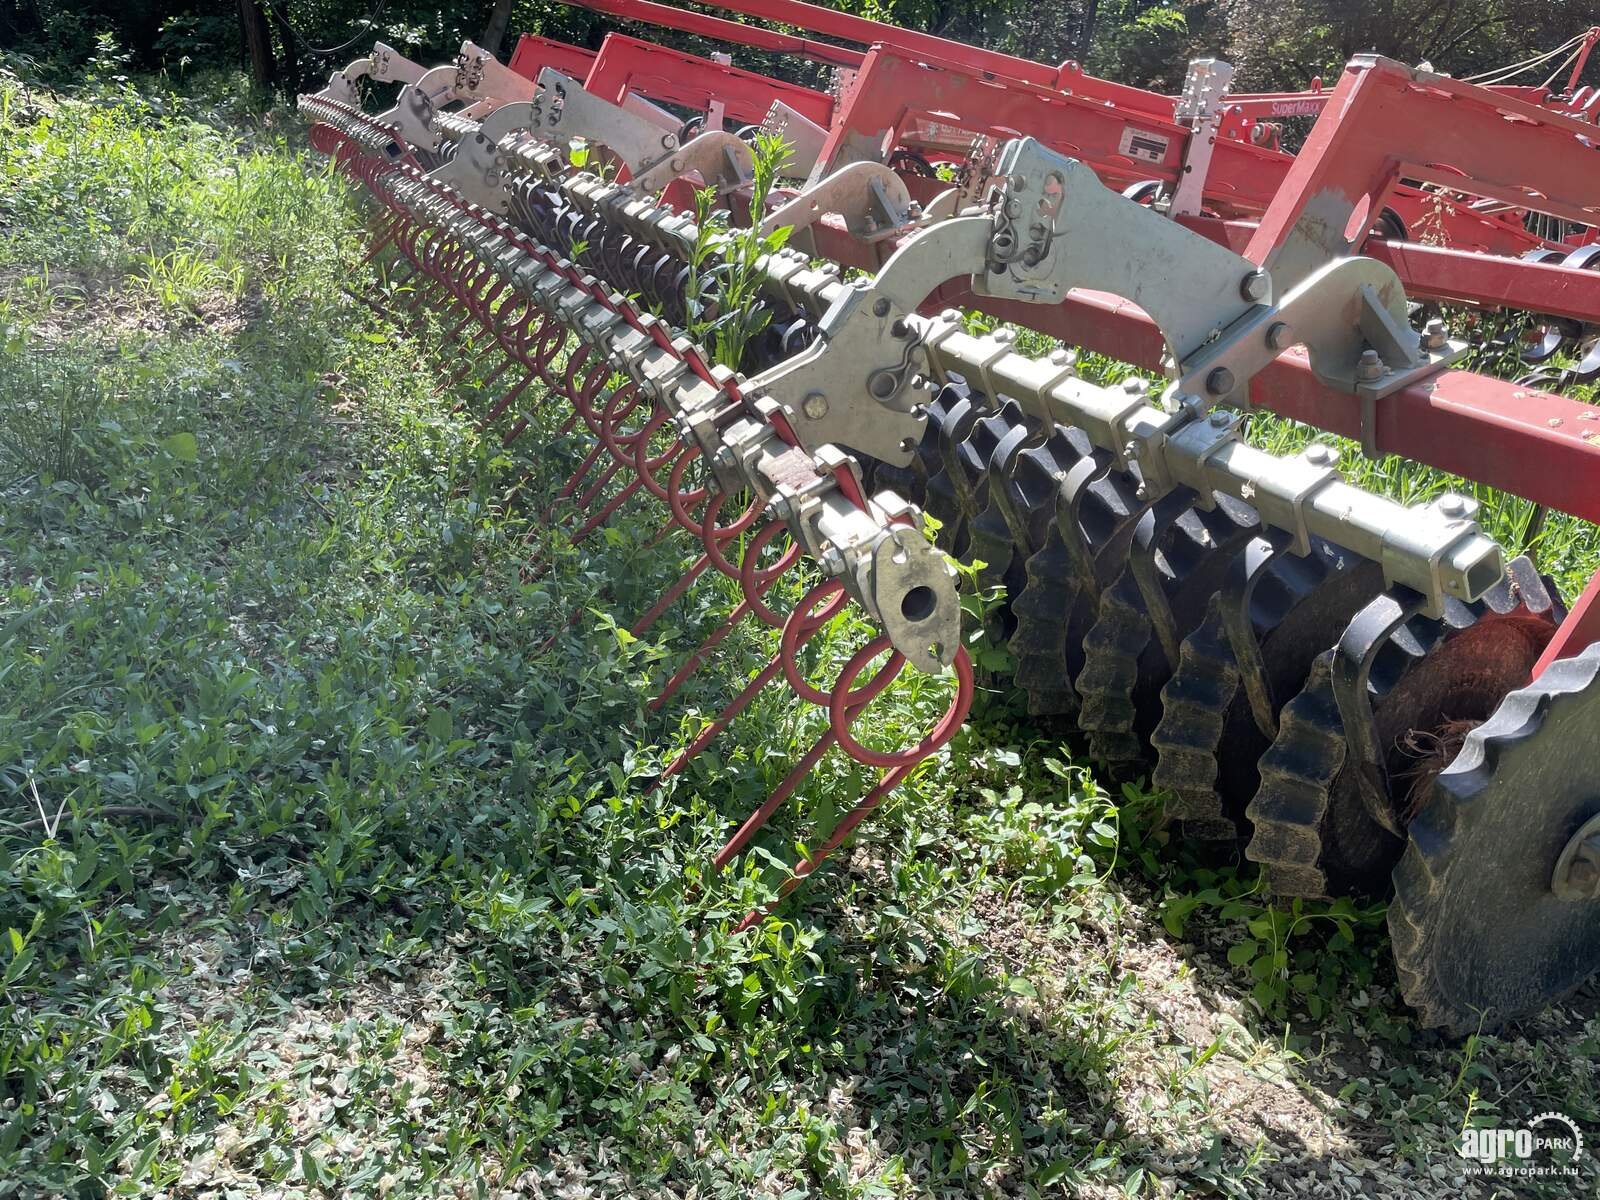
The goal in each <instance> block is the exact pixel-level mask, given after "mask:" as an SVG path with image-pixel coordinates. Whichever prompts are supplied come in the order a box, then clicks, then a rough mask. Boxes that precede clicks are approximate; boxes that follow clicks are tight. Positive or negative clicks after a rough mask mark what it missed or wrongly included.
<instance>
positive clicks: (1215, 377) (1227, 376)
mask: <svg viewBox="0 0 1600 1200" xmlns="http://www.w3.org/2000/svg"><path fill="white" fill-rule="evenodd" d="M1237 382H1238V380H1237V379H1235V378H1234V375H1233V372H1232V371H1230V370H1228V368H1227V367H1216V368H1214V369H1213V370H1212V372H1211V374H1209V375H1207V376H1206V391H1208V392H1210V393H1211V394H1212V395H1213V396H1226V395H1227V394H1228V393H1229V392H1231V391H1233V386H1234V384H1235V383H1237Z"/></svg>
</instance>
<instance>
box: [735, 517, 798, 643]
mask: <svg viewBox="0 0 1600 1200" xmlns="http://www.w3.org/2000/svg"><path fill="white" fill-rule="evenodd" d="M788 528H789V527H788V526H787V525H785V524H783V523H782V522H781V521H774V522H773V523H772V524H770V525H766V526H763V527H762V528H761V529H759V530H758V531H757V532H756V535H755V537H754V538H752V539H751V540H750V544H749V545H748V546H746V547H745V551H744V557H743V558H742V559H741V560H740V561H739V587H740V588H741V589H742V590H743V592H744V602H745V603H746V604H748V605H749V606H750V611H751V612H753V613H755V614H756V617H757V618H758V619H759V620H760V621H761V622H762V624H764V625H770V626H771V627H772V628H773V629H782V628H783V624H784V622H785V621H786V620H788V618H787V617H786V616H781V615H779V614H778V613H777V612H775V611H774V610H773V609H772V608H770V607H769V606H768V605H767V603H766V602H765V601H764V600H763V599H762V597H763V596H765V595H766V594H767V592H769V591H770V590H771V589H772V585H773V584H774V583H776V582H777V580H778V577H779V576H780V575H782V574H783V573H784V572H785V571H787V570H788V569H789V568H790V567H792V566H794V564H795V563H796V562H798V561H799V560H800V543H798V542H790V543H789V545H788V547H787V548H786V549H785V550H784V552H783V553H782V554H781V555H780V556H779V558H778V561H777V562H775V563H773V564H772V565H771V566H770V567H763V566H761V565H760V564H761V552H762V551H763V550H765V549H766V548H767V545H768V544H769V543H770V542H771V541H772V540H773V539H774V538H775V537H776V536H777V535H778V534H779V533H780V532H783V533H786V532H788Z"/></svg>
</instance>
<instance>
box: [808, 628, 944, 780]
mask: <svg viewBox="0 0 1600 1200" xmlns="http://www.w3.org/2000/svg"><path fill="white" fill-rule="evenodd" d="M890 649H892V646H891V643H890V641H889V639H888V638H887V637H884V636H882V635H881V634H880V635H879V636H878V637H875V638H873V639H872V641H870V642H868V643H867V644H866V645H865V646H863V647H861V649H860V650H857V651H856V653H855V656H854V657H853V658H851V659H850V661H849V662H848V663H846V664H845V667H844V670H843V671H841V672H840V673H839V683H838V685H836V686H837V687H845V686H847V685H848V684H850V683H851V682H853V681H854V679H855V677H856V676H857V675H859V674H860V673H861V671H862V670H863V669H865V667H866V665H867V664H868V663H869V662H871V661H872V660H873V659H874V658H876V657H877V656H878V655H879V654H882V653H883V652H884V651H885V650H890ZM893 657H894V658H899V657H900V655H899V651H895V652H894V655H893ZM955 671H956V694H955V695H954V696H953V697H952V698H951V700H950V707H949V708H948V709H947V710H946V711H945V714H944V716H943V717H941V718H940V719H939V721H938V723H937V724H935V725H934V727H933V729H932V730H930V731H929V733H928V736H927V737H925V738H923V739H922V741H920V742H918V743H917V744H916V745H915V746H908V747H907V748H906V749H904V750H894V751H883V750H873V749H871V748H869V747H867V746H863V745H862V744H861V743H860V742H858V741H857V740H856V738H855V735H854V734H853V733H852V732H851V729H850V727H851V725H853V724H854V723H855V720H856V718H857V717H859V716H860V715H861V713H862V711H863V709H864V708H865V707H866V706H865V705H864V704H857V703H855V702H853V701H851V700H850V699H849V696H848V693H841V692H839V691H837V690H836V691H835V692H834V694H833V697H832V698H831V699H830V700H829V701H828V725H829V727H830V728H831V729H832V730H833V735H834V737H836V738H838V739H839V746H840V748H841V749H842V750H843V751H844V752H845V753H846V754H848V755H849V756H850V757H851V758H853V759H855V760H856V761H857V762H858V763H862V764H864V765H866V766H872V767H883V768H885V769H887V770H895V769H897V768H899V767H913V766H916V764H917V763H919V762H921V761H922V760H923V759H925V758H927V757H928V756H929V755H930V754H932V753H933V752H934V751H936V750H938V749H939V748H940V747H941V746H943V745H944V744H945V743H946V742H948V741H949V740H950V739H951V738H952V737H954V736H955V733H956V730H958V729H960V728H961V725H962V722H964V721H965V720H966V719H967V712H968V711H969V710H970V709H971V708H972V691H973V682H972V659H971V657H970V656H969V655H968V654H967V648H966V647H965V646H962V647H961V648H960V649H958V650H957V651H956V657H955Z"/></svg>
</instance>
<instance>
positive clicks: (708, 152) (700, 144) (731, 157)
mask: <svg viewBox="0 0 1600 1200" xmlns="http://www.w3.org/2000/svg"><path fill="white" fill-rule="evenodd" d="M754 172H755V158H754V156H753V155H752V154H751V152H750V147H749V146H748V145H747V144H746V143H745V142H743V141H741V140H740V139H739V138H738V137H736V136H735V135H733V134H731V133H728V132H727V131H725V130H721V129H708V130H707V131H706V132H705V133H702V134H700V135H699V136H698V137H696V138H694V139H693V140H692V141H688V142H685V143H684V144H683V145H682V146H681V147H679V148H678V149H677V150H675V151H673V152H671V153H669V154H664V155H662V156H661V157H660V158H658V159H657V160H656V161H655V162H653V163H651V164H649V165H647V166H644V167H642V168H640V169H639V170H636V171H634V173H633V178H634V182H635V183H637V184H638V185H639V186H640V187H641V188H643V189H644V190H645V191H647V192H659V191H660V190H661V189H662V188H664V187H666V186H667V184H669V183H671V182H672V181H673V180H674V179H681V178H683V177H685V176H691V175H698V176H699V177H700V179H701V181H702V182H703V183H704V184H705V185H706V186H707V187H712V188H715V189H716V190H717V191H718V192H728V191H732V190H733V189H734V188H737V187H742V186H743V185H744V184H747V183H749V182H750V179H751V176H752V175H753V174H754Z"/></svg>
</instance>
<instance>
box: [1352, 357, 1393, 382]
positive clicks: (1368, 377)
mask: <svg viewBox="0 0 1600 1200" xmlns="http://www.w3.org/2000/svg"><path fill="white" fill-rule="evenodd" d="M1387 373H1388V372H1387V371H1386V370H1385V369H1384V365H1383V359H1381V358H1379V357H1378V352H1377V351H1376V350H1363V351H1362V352H1361V358H1360V359H1359V360H1358V361H1357V362H1356V378H1357V379H1359V380H1361V381H1362V382H1363V383H1371V382H1372V381H1373V380H1375V379H1382V378H1383V377H1384V375H1386V374H1387Z"/></svg>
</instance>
